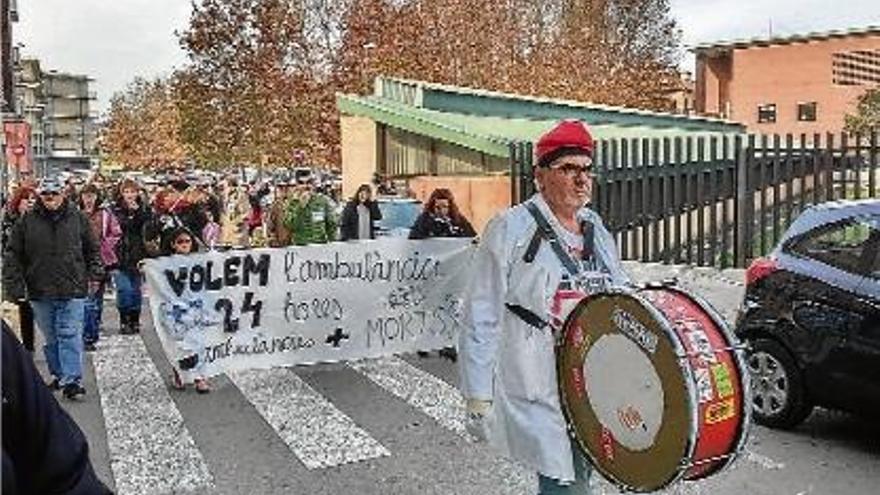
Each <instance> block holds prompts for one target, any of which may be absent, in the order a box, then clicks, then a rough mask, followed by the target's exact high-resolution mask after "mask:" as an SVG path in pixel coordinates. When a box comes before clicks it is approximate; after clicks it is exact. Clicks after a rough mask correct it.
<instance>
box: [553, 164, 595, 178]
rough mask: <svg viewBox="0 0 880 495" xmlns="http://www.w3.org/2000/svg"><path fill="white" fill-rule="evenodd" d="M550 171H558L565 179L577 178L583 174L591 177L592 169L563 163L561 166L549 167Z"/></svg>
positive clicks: (587, 166)
mask: <svg viewBox="0 0 880 495" xmlns="http://www.w3.org/2000/svg"><path fill="white" fill-rule="evenodd" d="M550 170H559V171H560V172H562V173H563V174H564V175H565V176H566V177H577V176H578V175H581V174H584V175H586V176H587V177H592V176H593V168H592V166H591V165H586V166H583V165H578V164H576V163H563V164H562V165H557V166H555V167H550Z"/></svg>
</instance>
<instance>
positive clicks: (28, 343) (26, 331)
mask: <svg viewBox="0 0 880 495" xmlns="http://www.w3.org/2000/svg"><path fill="white" fill-rule="evenodd" d="M17 305H18V322H19V327H20V328H21V343H22V344H23V345H24V348H25V349H27V350H29V351H31V352H34V309H33V308H31V303H29V302H27V301H19V302H18V303H17Z"/></svg>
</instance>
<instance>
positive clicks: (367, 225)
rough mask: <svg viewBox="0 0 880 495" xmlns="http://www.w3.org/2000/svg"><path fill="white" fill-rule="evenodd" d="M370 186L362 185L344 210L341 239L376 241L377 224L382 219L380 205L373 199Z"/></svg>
mask: <svg viewBox="0 0 880 495" xmlns="http://www.w3.org/2000/svg"><path fill="white" fill-rule="evenodd" d="M372 194H373V193H372V191H371V190H370V185H369V184H361V187H359V188H358V190H357V192H356V193H354V196H353V197H352V198H351V200H349V202H348V203H347V204H346V205H345V208H343V210H342V218H341V219H340V224H339V239H340V240H342V241H348V240H352V239H375V238H376V222H378V221H379V220H381V219H382V213H381V212H380V211H379V205H378V204H377V203H376V202H375V201H373V199H372Z"/></svg>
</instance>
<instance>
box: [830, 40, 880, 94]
mask: <svg viewBox="0 0 880 495" xmlns="http://www.w3.org/2000/svg"><path fill="white" fill-rule="evenodd" d="M831 77H832V81H833V82H834V84H837V85H840V86H872V85H877V84H880V49H874V50H853V51H848V52H838V53H835V54H834V55H833V57H832V63H831Z"/></svg>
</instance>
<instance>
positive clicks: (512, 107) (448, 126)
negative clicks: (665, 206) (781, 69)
mask: <svg viewBox="0 0 880 495" xmlns="http://www.w3.org/2000/svg"><path fill="white" fill-rule="evenodd" d="M376 93H377V94H374V95H369V96H356V95H346V94H338V95H337V97H336V105H337V108H338V109H339V111H340V112H341V113H343V114H347V115H356V116H362V117H368V118H370V119H372V120H374V121H376V122H379V123H382V124H384V125H387V126H390V127H394V128H398V129H401V130H405V131H408V132H412V133H414V134H418V135H422V136H427V137H431V138H434V139H438V140H441V141H446V142H449V143H453V144H457V145H460V146H463V147H466V148H470V149H474V150H477V151H480V152H483V153H486V154H488V155H492V156H498V157H507V156H508V154H509V145H510V143H512V142H515V141H530V142H534V141H535V140H537V138H538V137H539V136H540V135H541V134H543V133H544V132H545V131H547V130H548V129H550V128H551V127H552V126H553V125H555V124H556V123H557V122H558V121H559V120H560V119H562V118H580V119H582V120H584V121H585V122H587V123H588V124H589V125H590V128H591V130H592V132H593V135H594V137H596V138H597V139H614V138H636V137H641V138H663V137H674V136H682V135H687V136H696V135H708V134H719V133H738V132H743V130H744V128H743V126H741V125H739V124H736V123H731V122H727V121H720V120H717V119H702V118H694V119H691V118H688V117H683V116H679V115H671V114H660V113H656V112H646V111H640V110H631V109H623V108H620V107H607V106H600V105H587V104H578V103H576V102H566V101H556V100H546V99H537V98H532V97H518V96H517V95H508V94H502V93H492V92H484V91H480V90H473V89H471V88H456V87H453V86H443V85H432V84H430V83H419V82H412V81H401V80H393V79H386V78H380V79H379V80H377V90H376ZM430 107H434V108H430ZM520 114H521V115H523V116H519V115H520ZM542 115H546V117H544V118H542V117H541V116H542Z"/></svg>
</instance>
